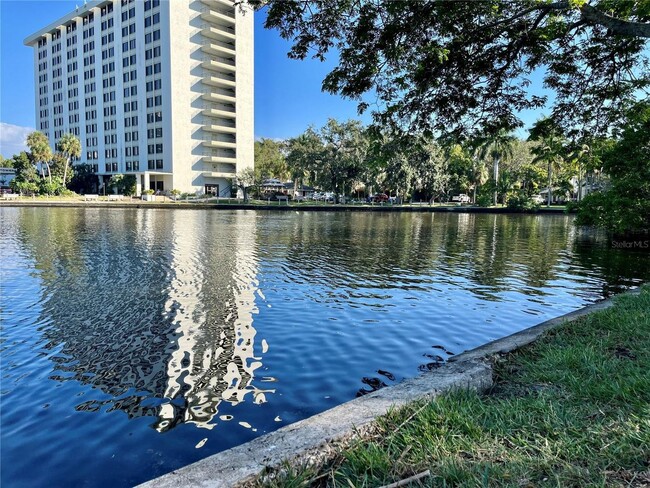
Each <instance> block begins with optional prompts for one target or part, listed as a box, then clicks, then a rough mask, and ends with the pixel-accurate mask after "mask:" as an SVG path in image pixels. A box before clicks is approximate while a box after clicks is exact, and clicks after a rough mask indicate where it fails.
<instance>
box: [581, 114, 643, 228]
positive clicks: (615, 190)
mask: <svg viewBox="0 0 650 488" xmlns="http://www.w3.org/2000/svg"><path fill="white" fill-rule="evenodd" d="M603 163H604V169H605V171H606V172H607V173H608V174H609V175H610V178H611V187H610V188H609V189H608V190H607V191H605V192H602V193H594V194H592V195H588V196H587V197H586V198H585V199H584V200H583V201H582V202H581V203H580V206H579V209H578V219H577V223H578V224H580V225H595V226H597V227H602V228H604V229H607V230H609V231H612V232H615V233H624V232H627V231H644V230H645V231H650V102H648V101H645V102H643V103H639V104H637V106H635V107H634V109H632V110H631V111H630V112H629V113H628V118H627V123H626V124H625V125H624V126H623V129H622V131H621V137H620V138H619V140H618V141H617V142H616V144H614V145H613V146H612V147H611V148H610V149H609V151H607V152H606V153H605V154H604V156H603Z"/></svg>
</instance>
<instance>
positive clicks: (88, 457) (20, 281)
mask: <svg viewBox="0 0 650 488" xmlns="http://www.w3.org/2000/svg"><path fill="white" fill-rule="evenodd" d="M0 217H1V223H2V244H1V246H2V247H1V251H2V255H1V257H2V263H1V264H2V267H1V276H0V278H1V289H0V299H1V300H0V319H1V330H2V335H1V338H0V354H1V356H0V358H1V368H2V371H1V374H2V376H1V385H0V395H1V396H0V401H1V404H0V406H1V422H2V423H1V425H0V433H1V436H2V438H1V441H0V442H1V444H0V449H1V451H2V452H1V455H2V474H1V476H2V479H1V480H0V481H1V484H2V486H8V487H9V486H11V487H14V486H25V487H32V486H111V487H115V486H129V485H133V484H135V483H138V482H143V481H145V480H147V479H150V478H153V477H155V476H158V475H160V474H163V473H166V472H169V471H171V470H173V469H175V468H178V467H180V466H183V465H185V464H188V463H190V462H193V461H196V460H198V459H200V458H203V457H206V456H208V455H210V454H213V453H215V452H218V451H221V450H223V449H226V448H229V447H232V446H234V445H237V444H240V443H242V442H245V441H248V440H250V439H252V438H254V437H256V436H259V435H261V434H264V433H266V432H269V431H272V430H275V429H278V428H279V427H281V426H283V425H286V424H288V423H291V422H294V421H296V420H299V419H302V418H304V417H307V416H309V415H312V414H314V413H317V412H319V411H322V410H325V409H327V408H330V407H332V406H335V405H337V404H340V403H342V402H344V401H347V400H350V399H352V398H354V397H355V396H356V395H360V394H363V393H364V392H367V391H372V390H373V389H376V388H378V387H381V386H384V385H390V384H394V383H395V382H398V381H400V380H401V379H403V378H406V377H413V376H415V375H417V374H419V373H420V372H422V371H429V370H432V371H433V374H435V368H436V367H437V366H438V365H439V364H440V363H441V362H443V361H444V360H446V359H447V358H448V357H449V356H450V355H452V354H455V353H459V352H461V351H463V350H466V349H469V348H473V347H476V346H478V345H480V344H483V343H485V342H487V341H490V340H493V339H496V338H499V337H502V336H505V335H508V334H510V333H513V332H515V331H518V330H521V329H523V328H526V327H529V326H531V325H534V324H536V323H539V322H542V321H544V320H546V319H548V318H551V317H555V316H558V315H562V314H564V313H567V312H569V311H571V310H574V309H577V308H579V307H581V306H583V305H585V304H586V303H589V302H593V301H595V300H598V299H600V298H602V297H603V296H607V295H609V294H611V293H613V292H616V291H619V290H622V289H625V288H627V287H630V286H636V285H638V284H639V283H640V282H642V281H647V280H648V279H649V277H650V265H649V264H650V263H649V256H648V254H647V253H645V254H643V253H641V254H637V253H634V252H629V251H622V250H616V249H609V248H608V245H607V242H606V240H605V238H604V237H603V236H599V235H594V234H593V233H587V232H582V231H578V230H576V229H575V228H574V226H573V225H572V219H571V218H570V217H565V216H548V215H547V216H507V215H499V216H496V215H469V214H391V213H389V214H378V213H373V214H367V213H297V212H283V213H266V212H253V211H232V212H231V211H208V210H206V211H203V210H153V209H148V210H137V209H132V210H117V209H116V210H111V209H92V208H90V209H44V208H7V207H3V208H0Z"/></svg>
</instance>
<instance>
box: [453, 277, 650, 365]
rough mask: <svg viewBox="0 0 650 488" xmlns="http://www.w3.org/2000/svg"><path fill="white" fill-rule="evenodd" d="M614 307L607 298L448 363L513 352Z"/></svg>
mask: <svg viewBox="0 0 650 488" xmlns="http://www.w3.org/2000/svg"><path fill="white" fill-rule="evenodd" d="M640 292H641V289H640V288H639V289H635V290H630V291H627V292H626V294H631V295H638V294H639V293H640ZM612 305H614V298H608V299H606V300H602V301H600V302H597V303H594V304H592V305H587V306H586V307H583V308H581V309H579V310H575V311H573V312H570V313H567V314H565V315H562V316H560V317H557V318H554V319H550V320H547V321H546V322H542V323H541V324H537V325H534V326H533V327H529V328H528V329H524V330H521V331H519V332H515V333H514V334H512V335H509V336H506V337H502V338H501V339H497V340H496V341H492V342H488V343H487V344H484V345H482V346H479V347H477V348H475V349H471V350H469V351H465V352H462V353H460V354H457V355H456V356H452V357H451V358H449V362H452V363H453V362H463V361H472V360H476V359H478V358H485V357H487V356H492V355H494V354H503V353H507V352H511V351H514V350H515V349H519V348H520V347H522V346H525V345H527V344H530V343H531V342H534V341H535V340H536V339H537V338H538V337H539V336H541V335H542V334H543V333H544V332H546V331H547V330H551V329H554V328H556V327H559V326H560V325H562V324H565V323H567V322H573V321H575V320H577V319H579V318H580V317H584V316H585V315H589V314H590V313H592V312H597V311H599V310H605V309H607V308H610V307H611V306H612Z"/></svg>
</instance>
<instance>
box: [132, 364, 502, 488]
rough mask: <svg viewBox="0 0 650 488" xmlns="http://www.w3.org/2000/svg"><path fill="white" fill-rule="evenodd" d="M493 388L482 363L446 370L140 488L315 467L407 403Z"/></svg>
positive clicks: (225, 482)
mask: <svg viewBox="0 0 650 488" xmlns="http://www.w3.org/2000/svg"><path fill="white" fill-rule="evenodd" d="M491 384H492V371H491V368H490V367H489V366H488V365H487V364H485V363H484V362H482V361H466V362H457V363H453V364H451V363H450V364H446V365H444V366H442V367H441V368H439V369H437V370H436V371H435V373H427V374H424V375H421V376H419V377H417V378H413V379H410V380H406V381H403V382H402V383H400V384H398V385H395V386H391V387H388V388H383V389H381V390H378V391H375V392H373V393H370V394H368V395H365V396H362V397H360V398H356V399H354V400H352V401H349V402H347V403H344V404H342V405H339V406H338V407H334V408H332V409H330V410H327V411H325V412H323V413H321V414H318V415H315V416H313V417H310V418H308V419H305V420H301V421H300V422H296V423H294V424H291V425H287V426H286V427H283V428H281V429H279V430H277V431H275V432H271V433H269V434H267V435H264V436H262V437H258V438H257V439H254V440H252V441H250V442H247V443H246V444H242V445H241V446H237V447H234V448H232V449H229V450H227V451H223V452H220V453H218V454H215V455H213V456H210V457H208V458H205V459H203V460H201V461H198V462H196V463H194V464H190V465H189V466H186V467H184V468H181V469H179V470H176V471H172V472H171V473H169V474H166V475H164V476H161V477H160V478H156V479H154V480H151V481H149V482H146V483H144V484H142V485H140V487H147V488H154V487H156V488H167V487H169V488H176V487H178V486H184V487H187V486H193V487H205V488H208V487H210V488H216V487H230V486H235V485H238V484H242V483H245V482H246V481H250V480H251V479H253V478H254V477H255V476H257V475H258V474H259V473H260V472H261V471H262V470H264V469H265V468H269V467H271V468H275V467H278V466H280V465H281V463H282V462H283V461H284V460H287V459H291V460H294V461H295V460H296V459H297V460H298V462H300V463H308V464H311V463H318V462H320V461H323V460H325V459H327V458H328V457H329V456H330V455H331V454H332V453H334V452H335V451H336V450H337V449H338V448H340V447H342V446H344V445H346V443H347V442H348V441H350V440H351V439H352V438H353V437H354V436H355V435H356V434H358V433H360V432H363V430H364V429H366V428H367V427H369V425H370V424H371V423H372V422H373V421H374V420H375V418H377V417H378V416H380V415H383V414H385V413H387V412H388V411H389V410H390V409H392V408H395V407H399V406H402V405H406V404H407V403H410V402H413V401H416V400H420V399H424V398H434V397H436V396H438V395H439V394H440V393H442V392H444V391H447V390H450V389H452V388H472V389H479V390H483V389H485V388H488V387H489V386H490V385H491Z"/></svg>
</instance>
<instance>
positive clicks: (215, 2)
mask: <svg viewBox="0 0 650 488" xmlns="http://www.w3.org/2000/svg"><path fill="white" fill-rule="evenodd" d="M201 2H203V3H204V4H205V5H207V6H208V7H213V8H214V7H216V8H218V9H219V10H222V9H223V10H227V11H228V12H229V14H228V15H232V16H234V15H235V12H234V5H235V4H234V2H233V0H201Z"/></svg>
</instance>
